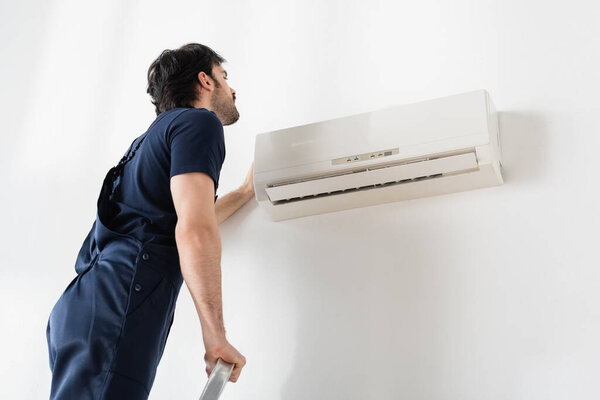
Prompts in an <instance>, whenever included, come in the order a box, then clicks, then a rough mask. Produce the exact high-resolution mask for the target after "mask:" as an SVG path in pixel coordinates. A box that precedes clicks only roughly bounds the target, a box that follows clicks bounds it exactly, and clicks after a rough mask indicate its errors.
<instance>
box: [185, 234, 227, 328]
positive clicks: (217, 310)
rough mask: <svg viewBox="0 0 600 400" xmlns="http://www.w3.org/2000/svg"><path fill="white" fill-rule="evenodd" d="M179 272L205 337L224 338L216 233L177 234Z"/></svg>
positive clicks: (219, 264)
mask: <svg viewBox="0 0 600 400" xmlns="http://www.w3.org/2000/svg"><path fill="white" fill-rule="evenodd" d="M177 247H178V249H179V259H180V264H181V273H182V275H183V278H184V280H185V283H186V285H187V286H188V289H189V291H190V294H191V295H192V299H193V301H194V305H195V307H196V311H197V313H198V317H199V318H200V323H201V325H202V332H203V334H204V336H205V339H206V336H224V335H225V327H224V324H223V306H222V295H221V240H220V237H219V234H218V232H215V233H213V234H205V235H198V234H192V233H189V232H185V231H183V232H182V230H180V231H178V232H177Z"/></svg>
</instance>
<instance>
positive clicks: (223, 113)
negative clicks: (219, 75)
mask: <svg viewBox="0 0 600 400" xmlns="http://www.w3.org/2000/svg"><path fill="white" fill-rule="evenodd" d="M212 106H213V111H214V112H215V114H217V116H218V117H219V119H220V120H221V123H222V124H223V125H231V124H233V123H234V122H236V121H237V120H238V119H239V118H240V113H239V112H238V110H237V108H236V107H235V104H234V103H233V101H232V100H231V99H230V98H229V97H227V95H225V94H222V95H220V96H219V97H217V98H216V99H215V100H214V101H213V104H212Z"/></svg>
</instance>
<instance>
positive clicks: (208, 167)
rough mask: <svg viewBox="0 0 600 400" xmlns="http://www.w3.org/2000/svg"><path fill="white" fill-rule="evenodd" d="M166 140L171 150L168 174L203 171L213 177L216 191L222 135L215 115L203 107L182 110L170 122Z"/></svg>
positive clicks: (220, 159)
mask: <svg viewBox="0 0 600 400" xmlns="http://www.w3.org/2000/svg"><path fill="white" fill-rule="evenodd" d="M167 141H168V143H169V147H170V150H171V168H170V173H169V177H173V176H175V175H178V174H184V173H186V172H204V173H206V174H208V175H209V176H210V177H211V178H212V179H213V181H214V184H215V194H216V193H217V187H218V186H219V175H220V173H221V166H222V165H223V162H224V161H225V138H224V135H223V125H222V124H221V121H220V120H219V118H218V117H217V116H216V115H215V114H214V113H213V112H212V111H209V110H207V109H205V108H191V109H189V110H186V111H184V112H182V113H181V114H180V115H179V116H177V118H175V119H174V120H173V122H172V123H171V126H170V129H169V131H168V135H167ZM215 201H216V196H215Z"/></svg>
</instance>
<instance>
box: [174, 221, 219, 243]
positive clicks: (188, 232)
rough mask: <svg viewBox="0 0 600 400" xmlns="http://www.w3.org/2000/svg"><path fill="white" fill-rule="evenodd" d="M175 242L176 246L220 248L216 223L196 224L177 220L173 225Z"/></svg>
mask: <svg viewBox="0 0 600 400" xmlns="http://www.w3.org/2000/svg"><path fill="white" fill-rule="evenodd" d="M175 242H176V243H177V247H178V248H180V247H194V248H198V249H210V248H214V247H219V248H220V245H221V241H220V236H219V228H218V226H217V225H216V224H214V225H213V224H197V223H186V222H182V221H178V222H177V224H176V225H175Z"/></svg>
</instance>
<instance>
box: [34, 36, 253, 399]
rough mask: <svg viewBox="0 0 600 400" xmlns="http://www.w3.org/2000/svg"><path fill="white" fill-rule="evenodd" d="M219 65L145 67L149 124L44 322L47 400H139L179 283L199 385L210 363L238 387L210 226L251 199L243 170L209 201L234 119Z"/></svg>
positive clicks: (208, 59)
mask: <svg viewBox="0 0 600 400" xmlns="http://www.w3.org/2000/svg"><path fill="white" fill-rule="evenodd" d="M223 62H225V59H223V58H222V57H221V56H220V55H218V54H217V53H216V52H214V51H213V50H212V49H210V48H209V47H207V46H204V45H201V44H197V43H190V44H187V45H185V46H182V47H180V48H178V49H175V50H165V51H163V52H162V54H161V55H160V56H159V57H158V58H157V59H156V60H155V61H154V62H153V63H152V65H151V66H150V68H149V70H148V90H147V91H148V93H149V94H150V96H151V97H152V103H153V104H154V105H155V108H156V114H157V118H156V119H155V120H154V122H153V123H152V124H151V125H150V127H149V128H148V130H147V131H146V132H145V133H144V134H142V135H140V136H139V137H137V138H136V139H135V140H134V141H133V143H132V144H131V146H130V148H129V149H128V150H127V152H126V153H125V155H124V156H123V158H122V159H121V161H120V162H119V163H118V164H117V165H116V166H115V167H113V168H111V169H110V170H109V172H108V173H107V175H106V177H105V179H104V183H103V185H102V188H101V190H100V195H99V197H98V210H97V213H96V220H95V221H94V223H93V225H92V228H91V230H90V232H89V233H88V235H87V237H86V238H85V240H84V242H83V245H82V246H81V249H80V251H79V254H78V256H77V260H76V263H75V271H76V272H77V276H76V277H75V278H74V279H73V280H72V281H71V283H70V284H69V285H68V286H67V288H66V289H65V290H64V292H63V293H62V295H61V297H60V298H59V300H58V301H57V303H56V304H55V306H54V308H53V309H52V312H51V313H50V317H49V319H48V325H47V328H46V335H47V340H48V351H49V359H50V369H51V370H52V387H51V394H50V398H51V399H78V400H81V399H128V400H136V399H147V397H148V395H149V393H150V389H151V387H152V383H153V381H154V377H155V373H156V368H157V367H158V363H159V361H160V359H161V356H162V353H163V350H164V346H165V344H166V340H167V337H168V335H169V331H170V328H171V325H172V323H173V317H174V311H175V303H176V301H177V297H178V294H179V289H180V287H181V284H182V282H183V281H184V280H185V282H186V285H187V287H188V289H189V291H190V293H191V295H192V299H193V301H194V305H195V307H196V310H197V313H198V316H199V319H200V323H201V326H202V334H203V340H204V347H205V352H206V353H205V356H204V360H205V363H206V373H207V375H209V374H210V372H211V371H212V369H213V368H214V366H215V364H216V362H217V359H218V358H221V359H223V360H224V361H226V362H229V363H233V364H235V368H234V370H233V372H232V374H231V377H230V380H231V381H232V382H236V381H237V379H238V378H239V375H240V373H241V370H242V368H243V367H244V365H245V364H246V359H245V358H244V356H243V355H242V354H240V353H239V351H237V350H236V349H235V348H234V347H233V346H232V345H231V344H230V343H229V342H228V341H227V339H226V336H225V328H224V324H223V316H222V300H221V270H220V261H221V242H220V237H219V229H218V224H219V223H221V222H222V221H224V220H225V219H226V218H228V217H229V216H230V215H231V214H233V213H234V212H235V211H236V210H238V209H239V208H240V207H241V206H242V205H243V204H245V203H246V202H247V201H248V200H250V199H251V198H252V197H254V189H253V181H252V174H253V167H254V164H252V166H251V168H250V171H249V172H248V175H247V177H246V180H245V182H244V183H243V185H242V186H241V187H240V188H239V189H237V190H235V191H233V192H231V193H229V194H228V195H227V196H224V197H223V198H221V199H218V200H217V197H218V196H217V195H216V194H215V193H216V190H217V187H218V180H219V174H220V171H221V166H222V164H223V161H224V159H225V143H224V136H223V125H230V124H233V123H235V122H236V121H237V120H238V118H239V113H238V111H237V109H236V106H235V94H236V93H235V90H233V89H232V88H230V87H229V86H228V84H227V81H226V80H227V72H226V71H225V70H224V69H223V67H222V65H221V64H222V63H223Z"/></svg>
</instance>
